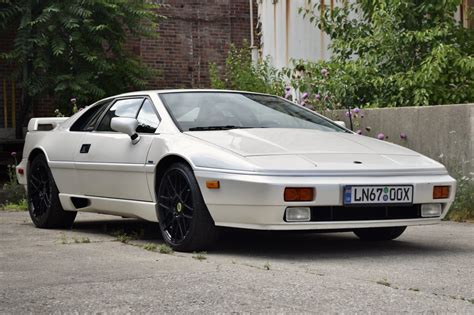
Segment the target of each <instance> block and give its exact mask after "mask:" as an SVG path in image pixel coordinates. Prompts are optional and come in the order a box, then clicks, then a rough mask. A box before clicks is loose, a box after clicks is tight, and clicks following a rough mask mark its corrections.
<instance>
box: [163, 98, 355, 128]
mask: <svg viewBox="0 0 474 315" xmlns="http://www.w3.org/2000/svg"><path fill="white" fill-rule="evenodd" d="M189 93H193V94H197V93H206V94H211V93H216V94H240V95H244V96H245V94H253V95H263V96H269V97H275V98H278V99H280V100H281V101H284V102H286V103H287V104H289V105H290V106H296V107H298V108H299V109H303V110H305V111H308V112H310V113H311V114H313V115H316V116H318V117H319V118H321V119H323V120H325V121H327V122H328V123H330V124H331V125H332V126H334V127H335V128H336V129H339V130H340V131H341V132H345V133H354V132H353V131H352V130H350V129H347V128H345V127H343V126H341V125H339V124H337V123H335V122H334V121H333V120H331V119H329V118H327V117H326V116H324V115H321V114H319V113H317V112H315V111H313V110H311V109H309V108H306V107H304V106H302V105H300V104H297V103H295V102H291V101H289V100H287V99H285V98H283V97H281V96H278V95H272V94H266V93H257V92H247V91H232V90H183V91H176V90H173V91H169V92H168V91H166V92H158V93H157V94H158V97H159V98H160V100H161V103H162V104H163V106H164V107H165V109H166V111H167V112H168V115H169V116H170V117H171V119H172V120H173V123H174V125H175V126H176V128H178V130H179V131H180V132H182V133H184V132H194V131H189V130H183V129H182V128H181V126H180V125H179V123H178V121H177V120H176V117H175V116H174V114H173V112H172V111H171V110H170V107H169V104H168V103H167V102H166V99H165V98H164V97H162V96H163V95H166V94H189ZM262 106H264V105H262ZM255 128H256V129H257V128H268V127H255ZM285 129H299V128H285ZM310 130H312V129H310ZM336 132H337V131H336Z"/></svg>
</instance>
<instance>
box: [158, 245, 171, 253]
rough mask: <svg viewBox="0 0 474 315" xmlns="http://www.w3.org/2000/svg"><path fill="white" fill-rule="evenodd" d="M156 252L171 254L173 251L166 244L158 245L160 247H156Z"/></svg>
mask: <svg viewBox="0 0 474 315" xmlns="http://www.w3.org/2000/svg"><path fill="white" fill-rule="evenodd" d="M158 252H159V253H160V254H172V253H173V249H172V248H171V247H169V246H168V245H166V244H160V246H158Z"/></svg>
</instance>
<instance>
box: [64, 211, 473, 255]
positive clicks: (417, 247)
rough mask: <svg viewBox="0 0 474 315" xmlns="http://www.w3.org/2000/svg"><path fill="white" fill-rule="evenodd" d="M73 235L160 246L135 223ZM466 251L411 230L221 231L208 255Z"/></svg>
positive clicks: (143, 224) (150, 229)
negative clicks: (374, 234)
mask: <svg viewBox="0 0 474 315" xmlns="http://www.w3.org/2000/svg"><path fill="white" fill-rule="evenodd" d="M72 230H73V231H77V232H83V233H88V234H98V235H111V236H115V235H116V233H122V234H123V233H125V234H127V235H131V236H136V237H137V239H139V240H147V242H150V243H156V244H162V243H163V239H162V236H161V233H160V231H159V226H158V224H157V223H153V222H147V221H141V220H136V219H112V220H110V219H104V220H101V219H99V220H81V221H78V222H75V223H74V225H73V228H72ZM466 251H468V249H464V248H458V247H456V246H453V245H452V244H450V245H449V247H448V245H446V244H437V243H435V242H432V241H431V240H430V239H429V238H426V239H415V238H413V237H410V228H408V229H407V231H406V232H405V234H404V235H402V236H401V237H400V238H399V239H397V240H394V241H388V242H364V241H360V240H359V239H358V238H357V237H356V236H355V235H354V234H353V233H352V232H337V233H333V232H331V233H322V232H314V231H313V232H300V231H299V232H294V231H293V232H292V231H255V230H243V229H231V228H222V229H220V235H219V240H218V241H217V242H216V244H215V246H214V247H213V248H212V250H209V251H208V252H209V253H211V254H213V255H217V256H228V255H231V256H241V257H252V258H259V257H260V258H266V259H270V258H271V259H277V260H278V259H282V260H289V259H295V260H296V259H297V260H299V261H301V260H314V259H319V260H321V259H348V258H351V259H352V258H357V257H367V256H372V257H379V258H381V257H385V258H386V257H391V256H404V255H406V256H409V255H410V256H412V255H420V256H439V255H440V254H442V253H449V254H453V253H460V252H466Z"/></svg>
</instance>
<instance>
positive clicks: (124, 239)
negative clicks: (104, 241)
mask: <svg viewBox="0 0 474 315" xmlns="http://www.w3.org/2000/svg"><path fill="white" fill-rule="evenodd" d="M144 234H145V230H143V229H140V230H139V231H132V232H130V233H126V232H125V231H124V230H123V229H120V230H116V231H113V232H112V233H110V235H112V236H113V237H115V239H116V240H117V241H119V242H121V243H124V244H127V243H128V242H130V241H131V240H139V239H141V238H143V235H144Z"/></svg>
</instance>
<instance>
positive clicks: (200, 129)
mask: <svg viewBox="0 0 474 315" xmlns="http://www.w3.org/2000/svg"><path fill="white" fill-rule="evenodd" d="M243 128H252V127H242V126H233V125H225V126H205V127H192V128H189V131H204V130H229V129H243Z"/></svg>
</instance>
